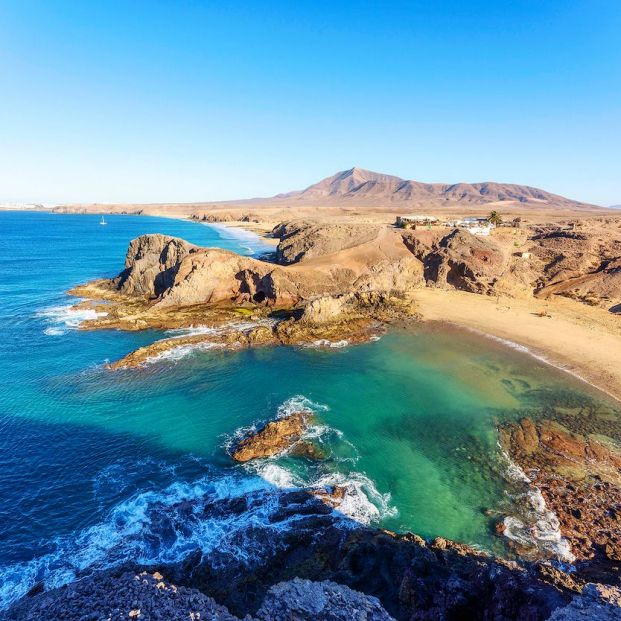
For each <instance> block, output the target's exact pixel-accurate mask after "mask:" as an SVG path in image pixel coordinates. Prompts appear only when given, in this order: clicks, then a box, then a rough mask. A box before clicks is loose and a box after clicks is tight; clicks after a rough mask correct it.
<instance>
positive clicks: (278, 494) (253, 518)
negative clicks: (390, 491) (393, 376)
mask: <svg viewBox="0 0 621 621" xmlns="http://www.w3.org/2000/svg"><path fill="white" fill-rule="evenodd" d="M11 424H12V421H11V419H10V418H9V419H7V420H5V427H4V431H5V432H8V433H4V434H3V436H2V444H1V445H0V449H1V454H2V459H3V462H2V467H3V468H11V469H12V471H13V472H14V479H13V484H14V485H15V487H16V488H18V489H20V488H21V491H22V492H24V484H25V482H27V481H28V480H30V479H32V477H33V476H35V477H36V476H37V475H38V474H40V473H43V472H49V471H50V470H53V471H54V472H56V473H58V476H57V483H58V487H55V486H52V488H51V489H50V490H49V495H48V496H45V495H41V492H40V491H38V492H37V493H36V494H35V495H34V496H33V497H31V498H30V499H26V500H24V501H22V502H17V503H16V504H14V503H13V502H11V501H10V502H8V503H7V506H6V508H7V511H6V512H4V511H3V513H2V514H1V516H0V517H1V519H2V523H1V524H0V526H1V529H2V532H7V530H6V529H9V530H14V529H15V528H18V529H20V531H21V537H19V538H18V540H19V541H20V543H19V546H24V547H30V548H31V549H32V547H31V546H32V543H33V542H34V541H35V540H37V539H38V538H40V537H41V535H42V533H41V532H40V531H39V530H38V518H37V515H38V514H39V513H40V512H45V513H46V514H49V513H53V512H55V511H62V512H69V513H80V514H81V515H79V519H78V520H77V521H78V522H79V527H78V528H76V529H75V530H74V531H73V532H72V533H66V534H65V535H64V536H60V537H56V538H55V539H54V540H53V541H50V542H48V543H47V545H40V544H39V547H36V546H35V548H36V554H35V558H32V559H26V558H24V559H22V563H21V564H20V563H16V562H13V563H6V560H7V559H6V558H5V564H4V567H2V568H0V569H1V571H2V575H3V581H2V582H3V587H2V590H3V596H4V597H5V603H6V601H7V599H9V598H10V599H12V598H13V597H15V596H17V595H23V594H25V593H26V592H28V591H29V590H31V589H33V587H36V585H37V584H38V583H41V582H42V583H43V584H44V586H45V588H48V589H49V588H51V587H58V586H61V585H62V584H64V583H67V582H68V581H71V580H72V579H74V578H76V577H79V578H86V577H88V576H96V575H97V572H99V571H104V570H113V571H114V570H115V569H114V568H116V570H118V571H120V570H121V569H127V568H128V567H129V568H131V569H133V570H135V571H140V570H141V569H142V568H146V569H149V570H155V569H157V570H159V571H161V572H162V573H163V574H164V575H165V577H166V578H167V579H169V580H171V581H172V582H174V583H176V584H178V585H185V586H189V587H193V588H197V589H199V590H201V591H203V592H204V593H206V594H208V595H210V596H212V597H214V598H215V599H216V601H218V602H220V603H223V604H225V605H226V606H228V607H229V609H230V610H231V611H232V612H233V613H236V614H239V615H243V614H246V613H248V612H254V611H256V609H257V608H258V607H259V605H260V603H261V601H262V599H263V597H264V595H265V593H266V592H267V590H268V589H269V588H270V587H271V586H272V585H274V584H276V583H278V582H281V581H283V580H288V579H291V578H293V577H295V576H299V577H302V578H308V579H312V580H326V579H330V580H333V581H335V582H338V583H341V584H345V585H347V586H350V587H351V588H354V589H356V590H359V591H362V592H364V593H366V594H369V595H374V596H377V597H378V598H379V599H380V601H381V602H382V604H383V606H384V607H385V608H386V609H387V610H388V611H389V612H390V613H391V614H392V615H393V616H394V617H395V618H396V619H399V620H401V619H415V618H419V616H420V618H429V615H430V614H431V615H432V616H433V615H435V616H433V618H446V619H477V618H480V619H483V618H487V617H488V616H489V614H490V611H492V610H494V609H495V608H497V607H498V606H499V605H502V607H503V609H504V611H505V615H506V616H505V618H516V619H517V618H523V614H526V611H528V612H529V615H530V616H529V618H532V619H544V618H547V616H548V615H549V613H550V612H551V610H552V609H553V608H554V607H555V606H558V605H559V604H562V603H565V602H566V601H567V600H568V599H569V593H568V592H561V591H559V590H557V589H556V588H554V587H552V586H550V585H549V584H546V583H545V582H543V581H541V580H539V579H538V578H536V576H535V573H536V571H535V570H534V569H529V570H528V571H527V572H523V571H517V570H516V569H515V568H511V567H508V566H506V565H504V564H499V563H497V562H495V561H494V560H493V559H491V558H490V557H486V556H484V555H481V554H479V553H477V552H476V551H475V550H473V549H468V548H466V547H465V546H459V545H454V544H451V543H450V542H446V541H444V540H439V541H437V542H435V543H433V544H429V543H425V542H424V541H423V540H422V539H420V538H419V537H416V536H413V535H402V536H398V535H393V534H391V533H388V532H386V531H382V530H378V529H374V528H370V527H367V526H364V525H361V524H359V523H357V522H355V521H353V520H352V519H351V518H349V517H348V516H347V515H344V514H343V513H341V512H340V511H338V510H336V509H334V508H333V506H332V500H333V499H334V498H338V494H339V490H338V489H337V488H336V487H335V486H334V487H326V488H324V489H323V490H322V493H321V494H320V496H319V497H318V495H317V492H316V491H314V490H308V489H297V488H289V489H282V488H277V487H275V486H274V485H272V484H270V483H269V482H267V481H265V480H264V479H262V478H261V477H258V476H256V475H250V474H248V473H247V472H245V471H243V470H241V469H240V468H239V467H237V466H231V467H229V468H223V469H219V470H217V469H215V468H214V467H212V466H207V465H205V464H204V463H203V462H201V460H193V459H191V458H187V457H185V458H184V457H181V459H180V455H179V454H178V453H174V452H165V451H162V450H161V447H150V449H151V454H157V459H154V460H152V461H151V462H146V463H145V462H141V461H140V457H139V455H140V453H141V452H142V450H144V448H145V446H144V444H142V445H137V444H136V441H135V438H134V437H131V436H127V435H125V434H119V433H108V432H104V431H102V430H97V431H96V432H95V431H94V430H93V429H92V428H84V427H81V426H78V425H70V426H68V428H67V430H66V433H64V434H63V435H62V436H60V437H59V436H58V428H57V426H55V425H45V424H43V423H37V422H35V421H30V422H29V426H32V429H31V431H32V435H31V437H28V435H27V434H24V429H23V426H21V425H20V426H19V428H18V429H13V428H12V427H11ZM17 431H20V433H21V438H20V441H19V449H20V450H17V451H11V450H10V441H9V440H8V439H7V438H9V437H12V438H15V437H16V435H15V432H17ZM94 433H96V435H97V436H98V437H97V442H96V443H95V442H93V434H94ZM35 437H36V438H38V439H37V440H36V442H38V443H39V446H36V445H33V446H31V447H30V449H27V447H28V444H29V442H30V440H31V439H33V438H35ZM110 446H114V447H115V450H114V454H115V456H116V458H117V462H116V465H117V466H118V468H117V469H116V470H115V468H112V469H111V468H110V465H109V461H110V459H109V457H110V455H109V452H110V449H109V447H110ZM44 447H47V450H45V451H44V450H42V449H43V448H44ZM84 447H88V449H86V451H87V452H88V456H86V455H85V454H84V453H85V449H84ZM33 454H37V455H39V456H40V457H39V461H38V462H37V463H36V466H35V470H34V472H33V468H32V459H31V458H32V455H33ZM119 456H121V457H122V461H121V462H119V461H118V458H119ZM85 457H86V458H87V459H86V460H85V461H83V460H84V458H85ZM138 464H140V466H139V467H137V465H138ZM173 464H174V465H173ZM102 473H104V474H102ZM5 486H6V487H4V488H2V489H0V493H1V494H2V495H3V498H7V497H9V498H10V497H11V496H13V500H16V498H15V494H16V490H15V489H10V488H11V485H10V484H6V483H5ZM106 486H109V487H108V488H107V487H106ZM26 494H27V489H26ZM28 507H30V509H28ZM57 530H58V527H57V526H52V527H51V531H52V532H54V531H57ZM29 537H30V539H31V541H30V545H29V544H28V538H29ZM9 558H10V557H9ZM13 560H14V561H17V560H18V559H17V558H15V555H14V558H13ZM39 590H40V589H39V588H38V587H37V588H34V590H33V593H36V592H37V591H39ZM439 594H441V596H439ZM499 602H502V604H499ZM424 615H427V616H424Z"/></svg>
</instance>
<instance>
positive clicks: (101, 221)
mask: <svg viewBox="0 0 621 621" xmlns="http://www.w3.org/2000/svg"><path fill="white" fill-rule="evenodd" d="M99 224H101V225H102V226H105V225H106V224H108V223H107V222H106V221H105V220H104V217H103V216H101V220H100V221H99Z"/></svg>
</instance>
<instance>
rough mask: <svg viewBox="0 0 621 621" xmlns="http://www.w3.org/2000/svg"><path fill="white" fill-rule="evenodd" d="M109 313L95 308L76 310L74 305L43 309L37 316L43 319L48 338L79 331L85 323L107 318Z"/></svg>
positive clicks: (44, 331)
mask: <svg viewBox="0 0 621 621" xmlns="http://www.w3.org/2000/svg"><path fill="white" fill-rule="evenodd" d="M107 314H108V313H104V312H100V311H96V310H95V309H94V308H76V307H75V306H74V305H73V304H67V305H65V306H49V307H47V308H43V309H41V310H40V311H39V312H38V313H37V314H36V316H37V317H40V318H42V319H43V320H44V321H45V322H46V323H47V324H48V327H47V328H45V330H43V333H44V334H46V335H47V336H62V335H63V334H65V333H66V332H67V331H68V330H77V329H78V328H79V327H80V324H82V323H83V322H84V321H89V320H91V319H98V318H99V317H105V316H106V315H107Z"/></svg>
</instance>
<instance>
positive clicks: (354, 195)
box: [260, 167, 593, 209]
mask: <svg viewBox="0 0 621 621" xmlns="http://www.w3.org/2000/svg"><path fill="white" fill-rule="evenodd" d="M260 200H266V201H270V202H275V201H279V202H280V201H287V202H288V203H322V204H326V203H341V202H342V203H367V202H373V203H375V204H387V203H406V202H407V203H412V204H413V205H429V206H443V205H446V206H449V205H455V204H473V205H484V204H487V203H496V202H500V201H507V202H512V203H531V204H532V205H533V206H535V205H538V206H546V205H549V206H555V207H566V208H572V209H575V208H580V207H588V208H592V207H593V205H587V204H586V203H581V202H578V201H574V200H571V199H568V198H565V197H563V196H559V195H557V194H552V193H550V192H546V191H545V190H540V189H538V188H533V187H530V186H527V185H516V184H512V183H494V182H490V181H486V182H483V183H454V184H446V183H421V182H419V181H410V180H407V179H402V178H401V177H395V176H393V175H386V174H382V173H376V172H373V171H371V170H365V169H363V168H357V167H354V168H350V169H349V170H344V171H341V172H338V173H336V174H335V175H332V176H331V177H327V178H326V179H323V180H321V181H319V182H318V183H315V184H313V185H311V186H309V187H307V188H306V189H305V190H299V191H294V192H288V193H286V194H278V195H276V196H275V197H273V198H271V199H260Z"/></svg>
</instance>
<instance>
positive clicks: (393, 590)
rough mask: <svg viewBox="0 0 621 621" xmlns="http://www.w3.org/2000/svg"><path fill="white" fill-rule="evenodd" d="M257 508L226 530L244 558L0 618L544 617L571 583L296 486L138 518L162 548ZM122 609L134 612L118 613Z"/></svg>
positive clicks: (106, 579)
mask: <svg viewBox="0 0 621 621" xmlns="http://www.w3.org/2000/svg"><path fill="white" fill-rule="evenodd" d="M259 504H260V505H261V506H264V507H265V510H266V511H269V520H268V523H267V524H266V525H264V526H261V525H260V524H249V528H247V529H245V530H244V531H243V532H241V533H239V534H238V535H237V536H238V537H239V538H240V539H239V541H238V543H239V544H240V545H242V543H243V546H244V550H245V554H244V555H243V556H239V555H234V554H231V553H229V552H228V551H227V550H226V549H222V550H220V549H216V550H213V551H212V552H211V553H203V552H202V551H200V550H197V551H196V552H195V553H189V554H188V556H187V557H186V558H185V559H184V560H182V561H180V562H177V563H173V564H170V565H162V566H159V567H151V568H144V569H143V568H140V567H132V568H131V571H132V573H126V574H123V572H122V571H121V570H119V572H118V573H117V574H116V575H112V574H110V573H109V572H108V573H99V574H95V575H93V576H92V577H83V578H82V579H81V580H80V581H78V582H75V583H73V584H72V585H70V586H69V587H68V588H65V589H57V590H55V591H51V592H49V593H40V594H38V595H35V596H33V597H26V598H24V600H22V601H21V602H18V603H17V604H16V605H15V607H14V608H13V609H12V611H10V613H9V615H8V619H10V620H11V621H13V620H18V619H19V620H20V621H24V620H26V621H28V620H30V619H33V620H34V619H40V618H58V619H60V618H63V619H67V621H74V620H75V621H79V620H80V619H83V616H84V615H85V614H91V615H92V614H95V615H97V614H98V615H99V616H93V617H92V618H102V617H103V618H106V619H107V618H109V617H110V618H112V619H115V620H116V619H119V620H120V619H127V618H137V619H156V618H158V617H157V614H159V618H164V619H187V618H190V619H191V618H194V619H197V618H198V617H197V616H194V617H191V616H190V613H197V612H200V613H201V617H200V618H201V619H203V618H215V619H222V620H223V621H224V620H226V621H236V619H238V618H244V615H246V614H248V615H250V617H251V619H260V620H262V621H264V620H267V619H270V620H272V619H283V621H284V620H287V621H289V620H290V619H298V620H300V621H311V620H312V621H316V620H317V619H325V620H326V621H327V620H330V621H332V620H334V621H343V620H345V619H358V618H361V619H365V618H366V619H376V620H378V621H380V620H381V621H384V620H387V619H389V618H390V617H392V618H394V619H396V620H398V621H432V620H436V619H487V620H490V621H492V620H497V621H508V620H510V619H529V620H532V621H543V620H544V619H547V618H548V617H549V616H550V614H551V613H552V612H553V611H554V610H555V609H556V608H558V607H561V606H564V605H566V604H567V603H569V601H570V600H571V598H572V595H574V594H575V593H577V592H578V591H579V589H580V587H581V584H580V582H579V581H576V580H574V579H573V578H572V576H571V575H567V574H563V573H562V572H560V571H558V570H555V569H554V568H552V567H551V566H548V565H525V566H521V565H518V564H517V563H513V562H507V561H502V560H499V559H494V558H493V557H490V556H487V555H486V554H483V553H481V552H478V551H476V550H474V549H472V548H469V547H468V546H465V545H460V544H456V543H453V542H450V541H447V540H444V539H440V538H438V539H436V540H434V541H433V542H432V543H427V542H425V541H424V540H423V539H421V538H420V537H417V536H416V535H411V534H406V535H400V536H399V535H394V534H392V533H388V532H385V531H380V530H375V529H371V528H368V527H364V526H361V525H360V524H357V523H355V522H351V521H350V520H348V519H347V518H345V517H344V516H343V515H342V514H340V513H339V512H338V511H335V510H333V508H332V507H331V506H330V505H329V503H327V502H325V501H324V500H321V499H319V498H317V497H316V496H315V495H313V494H311V493H309V492H308V491H307V490H301V489H299V490H260V491H257V492H250V493H247V494H245V495H244V496H240V497H234V498H225V499H222V500H220V501H218V502H213V501H212V500H206V501H203V502H202V501H201V500H200V499H197V500H192V501H184V502H181V503H179V505H178V506H173V507H168V508H164V507H162V508H156V509H154V512H151V513H150V514H149V519H150V522H151V529H152V537H153V538H154V541H157V540H158V539H159V538H160V537H161V543H162V545H163V544H164V542H165V541H167V540H168V539H167V538H169V537H170V533H171V532H176V531H179V532H183V528H184V525H186V524H187V522H188V520H204V521H207V522H208V521H209V520H210V519H214V518H216V517H217V516H233V517H235V516H236V518H237V519H238V521H241V520H242V519H243V515H244V512H246V511H253V510H254V509H256V507H257V506H259ZM171 529H172V531H171ZM231 536H234V535H233V534H232V535H231ZM128 569H129V568H126V569H125V571H127V570H128ZM145 570H147V571H148V575H147V574H143V573H141V572H142V571H145ZM155 571H157V572H158V573H157V574H156V573H154V572H155ZM294 577H297V578H298V580H293V578H294ZM326 581H328V582H326ZM160 583H161V584H160ZM283 583H284V584H283ZM333 583H336V584H337V585H338V586H336V585H335V584H333ZM158 584H160V586H158ZM172 585H175V586H174V587H173V586H172ZM210 598H213V599H210ZM222 607H224V608H222ZM132 610H133V611H135V610H140V616H137V615H136V613H134V616H133V617H132V616H129V615H130V613H131V612H132ZM114 611H117V612H114ZM207 612H209V613H210V614H212V615H213V616H209V615H207ZM362 612H365V613H366V614H367V616H366V617H365V616H363V615H362V614H361V613H362ZM169 613H170V614H169ZM173 613H174V614H173ZM167 614H169V616H166V615H167ZM203 614H205V615H207V616H203ZM37 615H39V616H37ZM218 615H220V616H218ZM227 615H228V616H227ZM87 618H88V617H87ZM248 621H250V619H248Z"/></svg>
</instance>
